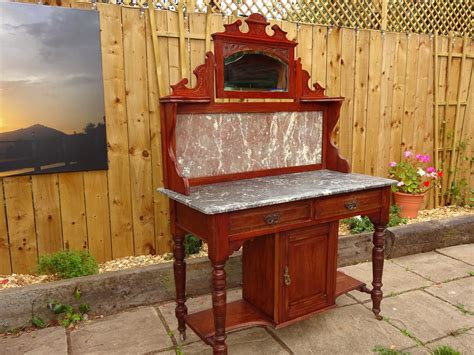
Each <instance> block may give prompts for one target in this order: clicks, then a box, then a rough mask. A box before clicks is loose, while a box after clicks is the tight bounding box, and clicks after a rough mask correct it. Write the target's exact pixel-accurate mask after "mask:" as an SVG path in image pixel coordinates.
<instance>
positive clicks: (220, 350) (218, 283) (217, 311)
mask: <svg viewBox="0 0 474 355" xmlns="http://www.w3.org/2000/svg"><path fill="white" fill-rule="evenodd" d="M224 266H225V262H224V263H213V264H212V267H213V270H212V309H213V312H214V327H215V335H214V341H213V345H212V348H213V350H214V355H216V354H219V355H224V354H227V344H226V343H225V340H226V338H227V335H226V334H225V316H226V305H227V295H226V274H225V270H224Z"/></svg>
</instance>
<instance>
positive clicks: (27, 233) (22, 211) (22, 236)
mask: <svg viewBox="0 0 474 355" xmlns="http://www.w3.org/2000/svg"><path fill="white" fill-rule="evenodd" d="M3 187H4V192H5V204H6V213H7V221H8V232H9V236H10V255H11V259H12V260H11V263H12V270H13V272H15V273H18V274H26V273H32V272H34V271H35V269H36V264H37V262H38V253H37V252H38V250H37V245H36V233H35V217H34V212H33V198H32V195H31V182H30V177H29V176H22V177H12V178H4V179H3Z"/></svg>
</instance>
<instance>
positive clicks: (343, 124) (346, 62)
mask: <svg viewBox="0 0 474 355" xmlns="http://www.w3.org/2000/svg"><path fill="white" fill-rule="evenodd" d="M341 31H342V38H341V82H343V83H344V85H341V96H343V97H344V98H345V99H344V103H343V104H342V107H341V116H340V119H339V127H340V128H339V144H338V145H339V148H340V149H341V154H342V156H344V157H346V159H348V160H349V162H352V135H353V128H352V127H353V121H354V89H355V83H354V76H355V53H356V38H357V37H356V32H355V31H353V30H350V29H347V28H343V29H342V30H341Z"/></svg>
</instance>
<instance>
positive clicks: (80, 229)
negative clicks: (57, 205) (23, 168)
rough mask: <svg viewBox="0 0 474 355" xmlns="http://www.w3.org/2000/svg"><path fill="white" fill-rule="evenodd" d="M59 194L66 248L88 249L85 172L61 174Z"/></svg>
mask: <svg viewBox="0 0 474 355" xmlns="http://www.w3.org/2000/svg"><path fill="white" fill-rule="evenodd" d="M59 196H60V201H61V221H62V226H63V243H64V249H68V250H85V249H88V248H89V243H88V240H87V225H86V223H87V222H86V207H85V200H84V178H83V173H63V174H59Z"/></svg>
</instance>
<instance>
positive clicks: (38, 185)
mask: <svg viewBox="0 0 474 355" xmlns="http://www.w3.org/2000/svg"><path fill="white" fill-rule="evenodd" d="M58 185H59V183H58V175H57V174H51V175H37V176H33V177H32V188H33V201H34V206H35V209H34V212H35V222H36V238H37V244H38V254H39V255H40V256H41V255H43V254H51V253H55V252H57V251H59V250H62V249H63V236H62V225H61V209H60V203H59V187H58Z"/></svg>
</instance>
